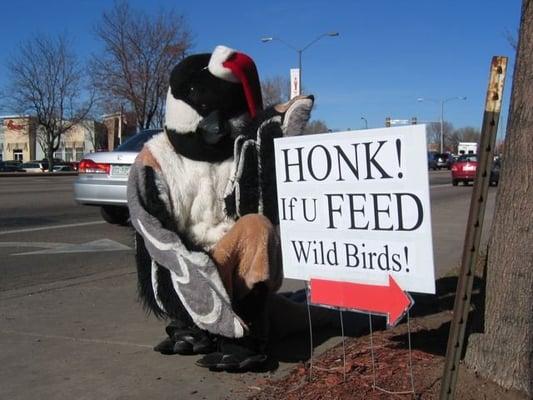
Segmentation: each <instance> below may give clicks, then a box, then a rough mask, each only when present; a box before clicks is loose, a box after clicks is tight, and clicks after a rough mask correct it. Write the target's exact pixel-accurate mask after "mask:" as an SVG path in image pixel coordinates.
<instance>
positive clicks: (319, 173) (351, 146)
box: [275, 125, 435, 293]
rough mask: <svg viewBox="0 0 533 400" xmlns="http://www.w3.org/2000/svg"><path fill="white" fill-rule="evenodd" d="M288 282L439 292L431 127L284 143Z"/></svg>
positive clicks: (280, 161)
mask: <svg viewBox="0 0 533 400" xmlns="http://www.w3.org/2000/svg"><path fill="white" fill-rule="evenodd" d="M275 154H276V178H277V189H278V207H279V218H280V231H281V247H282V253H283V268H284V273H285V276H286V277H287V278H294V279H303V280H309V279H311V278H321V279H328V280H336V281H347V282H357V283H367V284H374V285H387V284H388V280H389V275H392V276H393V277H394V279H395V280H396V281H397V282H398V284H399V286H400V287H401V288H402V289H403V290H407V291H412V292H421V293H435V273H434V266H433V246H432V237H431V212H430V207H429V181H428V168H427V150H426V127H425V125H409V126H402V127H397V128H382V129H371V130H358V131H350V132H336V133H325V134H320V135H309V136H293V137H284V138H280V139H276V140H275Z"/></svg>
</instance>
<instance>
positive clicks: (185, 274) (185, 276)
mask: <svg viewBox="0 0 533 400" xmlns="http://www.w3.org/2000/svg"><path fill="white" fill-rule="evenodd" d="M137 224H138V225H139V229H140V231H141V234H142V235H143V236H144V237H145V238H146V240H148V241H149V242H150V243H151V244H153V245H154V246H155V247H156V248H157V249H158V250H161V251H172V252H174V254H175V255H176V259H177V260H179V261H180V262H178V265H179V267H180V270H181V271H180V272H181V276H179V275H178V274H176V278H175V279H176V280H177V281H179V282H180V283H183V284H187V283H189V280H190V275H189V269H188V268H187V266H186V265H185V268H184V266H183V262H181V261H182V260H181V257H179V255H180V250H181V251H183V250H182V249H180V246H178V245H177V244H176V243H163V242H161V241H159V240H157V239H156V238H155V237H154V236H152V234H150V233H149V232H148V231H147V230H146V228H145V227H144V225H143V224H142V222H141V220H139V219H138V220H137Z"/></svg>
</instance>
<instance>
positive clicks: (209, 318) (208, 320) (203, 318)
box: [170, 271, 222, 325]
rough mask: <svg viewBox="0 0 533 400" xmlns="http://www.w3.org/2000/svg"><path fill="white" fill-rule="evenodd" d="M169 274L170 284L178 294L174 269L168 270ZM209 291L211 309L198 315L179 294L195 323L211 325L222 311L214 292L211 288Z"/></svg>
mask: <svg viewBox="0 0 533 400" xmlns="http://www.w3.org/2000/svg"><path fill="white" fill-rule="evenodd" d="M170 274H171V276H172V285H173V286H174V290H175V291H176V293H178V295H179V294H180V290H179V287H178V282H179V280H178V279H177V278H178V277H177V275H176V273H175V272H174V271H170ZM209 293H210V295H211V299H212V300H213V308H212V309H211V311H210V312H209V313H207V314H205V315H200V314H198V313H196V312H195V311H194V310H193V309H192V308H191V307H189V304H187V302H186V301H185V299H184V298H183V296H180V298H181V301H182V303H183V306H184V307H185V309H186V310H187V312H188V313H189V315H190V316H191V318H192V319H193V320H194V321H195V322H196V323H202V324H206V325H211V324H213V323H214V322H216V321H217V320H218V319H219V318H220V311H222V303H221V302H220V300H219V299H218V298H217V297H216V296H215V293H214V292H213V291H212V290H211V291H210V292H209Z"/></svg>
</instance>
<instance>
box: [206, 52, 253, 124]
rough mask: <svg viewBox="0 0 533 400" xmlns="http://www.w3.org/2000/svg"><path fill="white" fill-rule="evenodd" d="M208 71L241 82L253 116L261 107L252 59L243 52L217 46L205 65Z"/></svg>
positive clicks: (218, 76)
mask: <svg viewBox="0 0 533 400" xmlns="http://www.w3.org/2000/svg"><path fill="white" fill-rule="evenodd" d="M207 68H208V70H209V72H211V74H213V75H214V76H216V77H217V78H220V79H223V80H225V81H228V82H233V83H241V84H242V87H243V90H244V95H245V97H246V103H247V105H248V112H249V113H250V116H251V117H252V118H254V117H255V116H256V115H257V111H260V110H262V109H263V99H262V97H261V85H260V83H259V75H258V73H257V68H256V66H255V63H254V61H253V60H252V59H251V58H250V57H249V56H247V55H246V54H244V53H240V52H238V51H236V50H233V49H230V48H229V47H226V46H217V47H215V50H214V51H213V53H212V54H211V58H210V59H209V64H208V66H207Z"/></svg>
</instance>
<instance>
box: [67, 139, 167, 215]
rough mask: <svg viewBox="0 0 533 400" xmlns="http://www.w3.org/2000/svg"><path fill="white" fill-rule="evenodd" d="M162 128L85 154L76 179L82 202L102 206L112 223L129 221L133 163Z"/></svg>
mask: <svg viewBox="0 0 533 400" xmlns="http://www.w3.org/2000/svg"><path fill="white" fill-rule="evenodd" d="M159 132H161V130H157V129H154V130H146V131H142V132H140V133H137V134H135V135H134V136H132V137H130V138H129V139H128V140H126V141H125V142H124V143H122V144H121V145H120V146H118V147H117V148H116V149H115V150H114V151H105V152H97V153H89V154H86V155H85V156H84V158H83V160H81V161H80V164H79V170H78V173H79V175H78V179H77V180H76V181H75V182H74V199H75V200H76V201H77V202H78V203H79V204H85V205H91V206H100V207H101V208H100V209H101V213H102V217H103V218H104V219H105V220H106V221H107V222H109V223H112V224H126V223H127V222H128V218H129V215H128V203H127V199H126V188H127V183H128V172H129V169H130V166H131V164H133V161H134V160H135V157H137V154H138V153H139V152H140V151H141V149H142V147H143V146H144V144H145V143H146V142H147V141H148V140H149V139H150V138H151V137H152V136H154V135H155V134H157V133H159Z"/></svg>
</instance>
